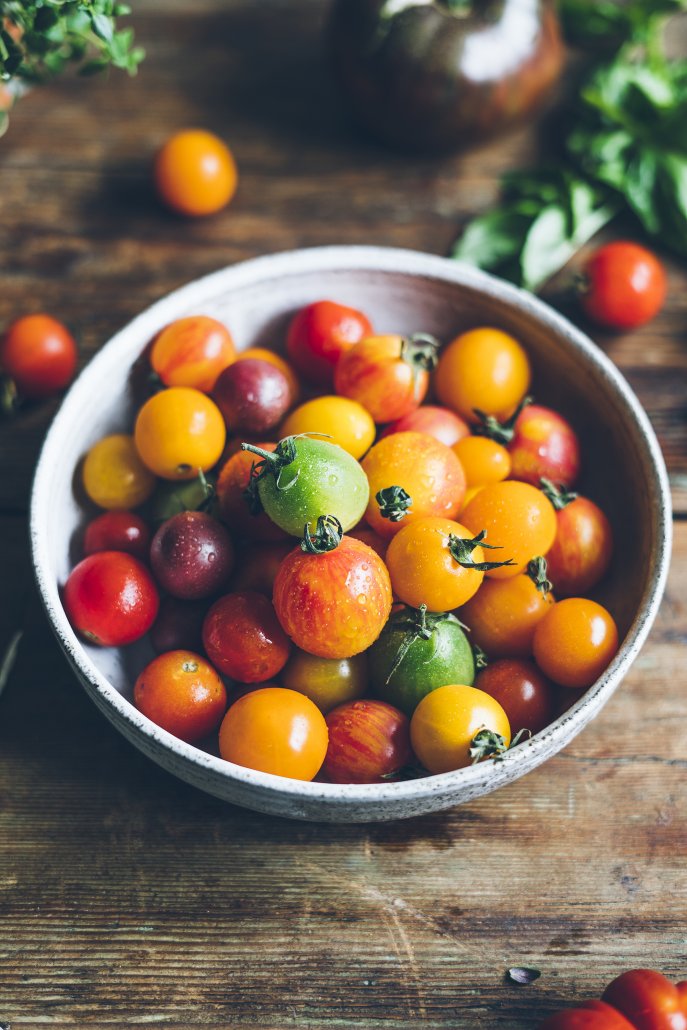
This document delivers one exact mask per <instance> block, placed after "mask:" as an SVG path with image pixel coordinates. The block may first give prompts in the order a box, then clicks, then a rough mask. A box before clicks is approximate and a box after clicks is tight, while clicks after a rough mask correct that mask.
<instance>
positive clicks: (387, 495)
mask: <svg viewBox="0 0 687 1030" xmlns="http://www.w3.org/2000/svg"><path fill="white" fill-rule="evenodd" d="M375 500H376V502H377V504H378V505H379V514H380V515H381V516H382V518H383V519H389V521H390V522H400V521H401V519H403V518H405V516H406V515H407V514H408V511H409V509H410V506H411V504H412V503H413V499H412V497H411V496H410V494H408V493H406V491H405V490H404V489H403V487H402V486H385V487H384V488H383V489H382V490H378V491H377V493H376V494H375Z"/></svg>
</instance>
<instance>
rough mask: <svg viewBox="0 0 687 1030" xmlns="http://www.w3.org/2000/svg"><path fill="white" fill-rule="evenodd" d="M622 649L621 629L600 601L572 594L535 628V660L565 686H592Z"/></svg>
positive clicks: (554, 606)
mask: <svg viewBox="0 0 687 1030" xmlns="http://www.w3.org/2000/svg"><path fill="white" fill-rule="evenodd" d="M617 650H618V629H617V627H616V624H615V622H614V621H613V618H612V617H611V615H610V614H609V613H608V612H607V611H606V609H605V608H603V607H602V606H601V605H600V604H597V603H596V601H590V600H588V599H587V598H584V597H569V598H566V599H565V600H564V601H558V603H557V604H554V605H553V607H552V608H550V609H549V611H548V612H547V613H546V615H545V616H544V618H543V619H542V620H541V622H540V623H539V625H538V626H537V628H536V630H535V631H534V641H533V651H534V660H535V661H536V663H537V665H538V666H539V668H540V669H541V670H542V672H543V673H544V674H545V675H546V676H548V677H549V678H550V679H552V680H553V681H554V683H559V684H560V685H561V686H562V687H573V688H576V689H584V688H586V687H591V685H592V683H594V682H595V681H596V680H597V679H598V678H599V676H600V675H601V674H602V672H604V670H605V669H606V668H607V666H608V665H609V664H610V662H611V661H612V659H613V658H614V657H615V655H616V652H617Z"/></svg>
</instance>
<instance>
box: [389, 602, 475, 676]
mask: <svg viewBox="0 0 687 1030" xmlns="http://www.w3.org/2000/svg"><path fill="white" fill-rule="evenodd" d="M442 622H455V623H457V624H458V625H459V626H460V627H461V629H467V627H466V626H464V625H463V623H462V622H461V621H460V620H459V619H457V618H456V616H455V615H453V613H452V612H429V611H427V605H426V604H421V605H420V607H419V608H411V607H409V606H407V607H406V608H405V610H404V611H403V612H401V614H400V615H398V616H396V617H395V618H392V619H390V620H389V621H388V622H387V624H386V626H385V627H384V630H383V632H385V633H387V632H392V631H397V630H402V631H403V640H402V641H401V643H400V644H399V647H398V651H397V652H396V655H395V657H394V660H393V663H392V666H391V668H390V669H389V674H388V676H387V678H386V680H385V681H384V685H385V686H386V687H388V686H389V683H390V681H391V678H392V676H393V675H394V673H395V672H396V670H397V669H398V668H399V666H400V665H401V664H402V662H403V659H404V658H405V656H406V655H407V654H408V651H409V650H410V648H411V647H412V646H413V644H414V643H415V641H416V640H431V638H432V635H433V633H434V630H435V629H436V627H437V626H438V625H439V624H440V623H442Z"/></svg>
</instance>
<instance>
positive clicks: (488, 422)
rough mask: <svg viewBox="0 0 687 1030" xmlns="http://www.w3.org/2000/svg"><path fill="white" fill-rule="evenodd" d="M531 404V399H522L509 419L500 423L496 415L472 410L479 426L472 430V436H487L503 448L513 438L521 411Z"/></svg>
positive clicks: (478, 409) (479, 409)
mask: <svg viewBox="0 0 687 1030" xmlns="http://www.w3.org/2000/svg"><path fill="white" fill-rule="evenodd" d="M531 403H532V397H523V399H522V400H521V401H520V403H519V404H518V406H517V408H516V409H515V411H514V412H513V414H512V415H511V417H510V418H507V419H504V420H503V421H502V422H501V421H499V419H497V417H496V415H487V413H486V411H482V409H481V408H473V409H472V410H473V411H474V413H475V415H477V418H478V419H479V425H477V426H475V427H474V429H473V430H472V432H473V434H474V435H475V436H488V437H489V439H490V440H495V441H496V443H500V444H503V446H504V447H505V446H506V445H507V444H509V443H510V442H511V440H512V439H513V437H514V436H515V423H516V422H517V421H518V419H519V418H520V415H521V414H522V412H523V410H524V409H525V408H526V407H527V405H528V404H531Z"/></svg>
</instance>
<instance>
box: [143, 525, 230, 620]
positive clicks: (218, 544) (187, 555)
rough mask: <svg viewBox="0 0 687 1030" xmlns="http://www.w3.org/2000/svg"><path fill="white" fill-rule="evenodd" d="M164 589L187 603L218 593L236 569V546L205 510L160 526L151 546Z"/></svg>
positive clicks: (153, 565)
mask: <svg viewBox="0 0 687 1030" xmlns="http://www.w3.org/2000/svg"><path fill="white" fill-rule="evenodd" d="M150 565H151V568H152V570H153V573H154V575H155V578H156V579H157V581H158V583H159V584H160V586H161V587H162V588H163V589H164V590H166V591H167V593H168V594H171V595H172V597H178V598H180V599H182V600H185V601H197V600H200V599H201V598H203V597H211V596H212V595H213V594H214V595H216V594H218V593H219V592H220V591H221V590H222V589H223V588H224V587H226V585H227V583H228V581H229V577H230V575H231V572H232V569H233V567H234V546H233V544H232V542H231V537H230V536H229V534H228V533H227V531H226V529H225V528H224V526H223V525H222V523H221V522H218V521H217V519H214V518H213V517H212V516H211V515H208V514H207V513H206V512H203V511H183V512H180V513H179V514H178V515H173V516H172V518H171V519H167V521H166V522H163V524H162V525H161V526H160V528H159V529H158V530H157V532H156V534H155V536H154V537H153V541H152V543H151V545H150Z"/></svg>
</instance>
